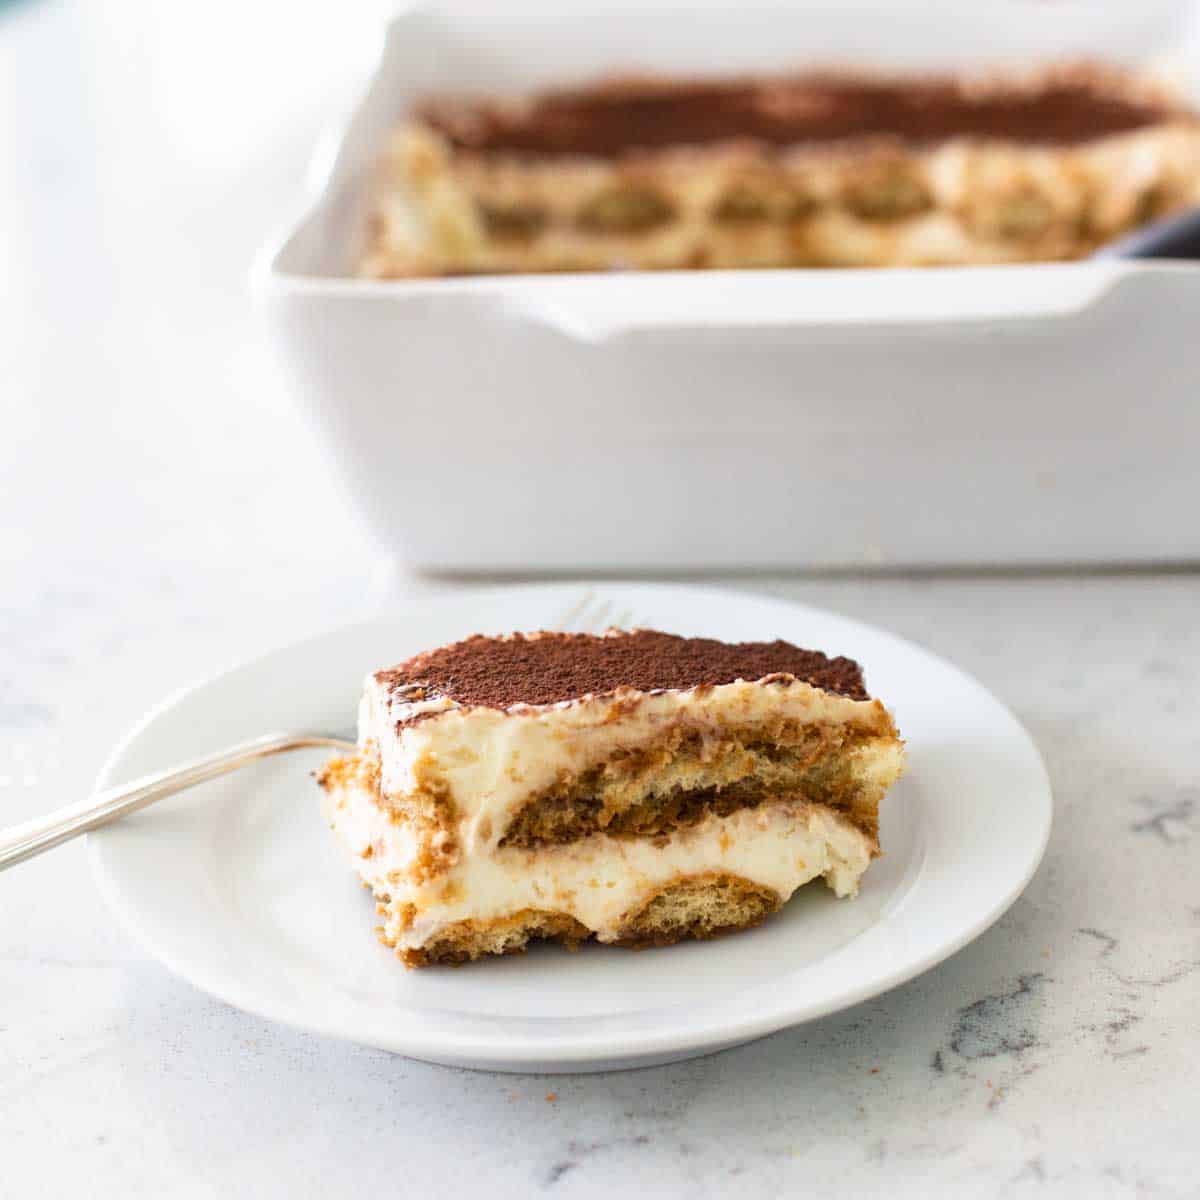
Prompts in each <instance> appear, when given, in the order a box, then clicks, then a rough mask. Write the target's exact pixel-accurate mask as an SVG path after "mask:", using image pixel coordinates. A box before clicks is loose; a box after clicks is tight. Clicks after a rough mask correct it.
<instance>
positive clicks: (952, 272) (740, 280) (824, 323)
mask: <svg viewBox="0 0 1200 1200" xmlns="http://www.w3.org/2000/svg"><path fill="white" fill-rule="evenodd" d="M1179 271H1184V272H1186V273H1187V274H1189V275H1193V276H1195V277H1196V278H1197V279H1200V271H1197V270H1196V268H1195V267H1191V266H1189V265H1187V264H1180V263H1139V262H1130V261H1124V260H1121V259H1115V258H1114V259H1108V260H1106V261H1102V262H1101V261H1092V262H1086V263H1069V264H1037V265H1033V266H1009V267H967V268H920V269H916V270H907V269H896V270H853V271H770V272H766V271H719V272H718V271H713V272H704V273H695V272H690V273H686V274H685V273H663V274H652V273H646V274H636V275H627V274H626V275H619V276H618V275H610V276H575V277H570V278H545V277H541V278H537V279H534V278H532V277H526V278H524V279H521V280H517V279H513V280H511V281H510V285H511V286H510V287H508V288H506V289H505V298H506V301H507V302H508V304H509V305H510V306H512V307H513V308H515V309H516V310H517V312H515V313H513V315H514V316H519V317H520V318H522V319H525V320H530V321H533V322H536V323H538V324H541V325H544V326H548V327H550V328H551V329H553V330H554V331H555V332H557V333H558V334H560V335H562V336H563V337H566V338H569V339H571V340H572V341H574V342H582V343H590V344H596V345H600V344H604V345H607V344H611V343H614V342H619V341H633V340H637V341H642V340H646V339H650V340H654V341H658V340H674V339H676V338H689V339H697V338H700V339H705V340H726V339H729V338H737V339H739V340H744V339H746V338H754V339H757V340H764V339H765V340H769V339H771V338H774V337H780V336H787V337H795V336H799V335H803V334H805V333H809V332H811V333H814V334H818V333H819V334H822V335H825V336H832V335H836V334H838V333H839V332H840V333H842V334H845V335H850V334H853V333H855V332H858V333H864V332H871V331H873V330H879V329H882V328H888V329H895V328H897V327H900V328H903V327H913V328H914V331H915V330H916V329H921V330H924V331H936V330H938V329H954V330H962V329H963V327H964V326H967V325H978V326H980V327H983V326H995V325H997V324H1001V325H1003V324H1007V323H1011V322H1030V321H1036V322H1042V323H1045V322H1048V321H1049V322H1058V321H1062V320H1068V319H1072V318H1075V317H1077V316H1079V315H1080V314H1082V313H1084V312H1087V311H1089V310H1091V309H1093V308H1095V307H1097V306H1099V305H1100V304H1101V303H1102V302H1105V301H1106V300H1107V299H1108V298H1109V297H1110V296H1111V295H1112V294H1113V293H1114V292H1116V291H1118V290H1121V289H1123V288H1124V287H1126V286H1136V284H1135V283H1133V282H1131V281H1136V280H1138V279H1141V278H1143V277H1145V276H1147V275H1157V274H1158V273H1162V272H1179Z"/></svg>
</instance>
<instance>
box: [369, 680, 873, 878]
mask: <svg viewBox="0 0 1200 1200" xmlns="http://www.w3.org/2000/svg"><path fill="white" fill-rule="evenodd" d="M414 717H420V718H421V719H420V720H415V721H414V720H413V718H414ZM780 720H783V721H788V722H802V723H805V724H816V725H824V726H844V727H847V728H848V729H851V730H853V731H855V732H862V733H872V734H877V735H879V736H883V737H894V736H895V727H894V726H893V724H892V721H891V718H890V717H889V716H888V713H887V710H886V709H885V708H884V707H883V705H882V704H881V703H880V702H879V701H878V700H852V699H850V698H848V697H846V696H839V695H837V694H835V693H832V692H826V691H823V690H821V689H820V688H815V687H813V686H811V685H810V684H808V683H805V682H803V681H801V680H796V679H792V678H791V677H790V676H784V677H780V678H779V679H778V680H771V681H769V682H762V681H756V682H746V681H743V680H738V681H736V682H734V683H728V684H722V685H719V686H717V687H709V688H702V689H695V690H687V691H674V690H672V691H663V692H657V693H655V692H649V693H643V692H636V691H630V690H626V691H623V692H622V691H618V692H616V693H614V694H612V695H607V696H599V697H591V696H585V697H582V698H581V699H578V700H567V701H563V702H562V703H560V704H552V705H539V706H533V705H516V706H513V707H512V708H509V709H506V710H504V711H501V710H499V709H493V708H482V707H478V708H477V707H462V706H459V705H457V704H456V703H455V702H454V701H453V700H449V699H447V698H445V697H438V698H437V699H435V700H429V701H425V700H420V701H417V702H415V703H414V702H412V701H410V700H408V699H406V698H405V697H404V696H403V695H402V694H399V695H398V694H396V693H395V692H393V691H392V690H391V689H389V687H388V686H387V685H386V684H382V683H381V682H380V681H379V680H378V679H377V678H376V677H375V676H373V675H372V676H369V677H368V678H367V681H366V687H365V689H364V694H363V699H362V702H361V705H360V708H359V744H360V745H361V746H362V747H363V748H364V750H366V751H367V752H373V751H374V750H375V749H377V750H378V754H379V758H380V782H381V788H382V792H383V796H384V798H385V800H386V798H387V797H388V796H404V795H406V794H410V793H413V792H417V791H419V790H422V789H426V790H428V789H429V788H430V787H431V786H432V787H433V788H434V790H436V791H439V792H442V793H443V794H445V795H447V796H448V797H449V798H450V799H451V800H452V801H453V803H454V806H455V808H456V810H457V813H458V816H459V828H458V830H457V835H458V837H459V844H460V845H461V846H462V848H463V850H464V852H465V854H466V856H467V857H470V856H472V855H473V854H475V853H477V852H482V851H485V850H487V851H491V850H494V849H495V848H496V847H497V846H498V844H499V842H500V840H501V839H502V838H503V836H504V833H505V830H506V829H507V826H508V823H509V820H510V819H511V817H512V815H513V814H514V813H515V812H516V810H517V809H519V808H520V807H521V806H522V805H523V804H524V803H526V801H528V800H529V799H530V797H531V796H534V795H537V794H538V793H540V792H542V791H544V790H546V789H547V788H550V787H552V786H554V785H555V784H557V783H558V782H560V781H561V780H562V779H563V778H566V777H572V776H574V775H577V774H579V773H580V772H582V771H585V770H587V769H588V768H589V767H593V766H595V765H597V764H599V763H604V762H606V761H608V760H609V759H611V758H613V757H614V755H616V754H617V753H618V752H629V751H635V752H636V751H637V750H639V749H641V748H647V747H651V746H653V745H655V744H656V743H658V742H660V741H661V740H662V739H663V738H664V737H666V736H667V734H668V733H669V732H670V731H671V730H672V728H673V727H676V726H682V727H684V728H685V729H686V730H687V731H688V732H698V733H700V734H701V736H702V737H711V738H712V739H713V741H714V742H716V741H717V740H719V739H721V738H726V737H728V736H729V733H730V730H731V729H734V730H741V731H748V730H753V729H754V728H755V727H763V728H765V729H770V728H771V727H772V726H773V725H775V724H776V723H777V722H779V721H780ZM405 722H410V723H405ZM701 755H702V756H703V750H702V751H701Z"/></svg>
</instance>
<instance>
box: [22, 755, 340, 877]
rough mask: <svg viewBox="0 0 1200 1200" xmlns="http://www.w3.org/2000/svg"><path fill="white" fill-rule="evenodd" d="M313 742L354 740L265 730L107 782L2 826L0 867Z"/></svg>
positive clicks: (50, 848) (30, 856)
mask: <svg viewBox="0 0 1200 1200" xmlns="http://www.w3.org/2000/svg"><path fill="white" fill-rule="evenodd" d="M311 746H332V747H334V748H335V749H338V750H353V749H355V744H354V743H353V742H351V741H347V740H346V739H345V738H338V737H330V736H329V735H328V734H324V733H269V734H267V735H266V736H265V737H259V738H255V739H254V740H253V741H250V742H243V743H242V744H241V745H239V746H231V747H230V748H229V749H228V750H221V751H219V752H218V753H216V754H209V755H206V756H205V757H204V758H197V759H193V760H192V761H191V762H188V763H184V764H183V765H182V766H179V767H172V768H171V769H170V770H167V771H158V772H157V773H155V774H154V775H144V776H142V778H141V779H135V780H134V781H133V782H132V783H124V784H122V785H121V786H120V787H114V788H107V789H106V790H105V791H103V792H97V793H96V794H95V795H93V796H89V797H88V799H86V800H83V801H80V803H78V804H69V805H67V807H65V808H59V809H56V810H55V811H54V812H51V813H47V814H46V815H45V816H41V817H34V819H33V820H32V821H26V822H24V823H23V824H21V825H14V826H13V827H12V828H10V829H5V830H2V831H0V871H2V870H4V868H5V867H11V866H15V865H16V864H17V863H19V862H23V861H24V860H25V859H27V858H32V857H33V856H34V855H35V854H41V853H42V851H43V850H52V849H53V848H54V847H55V846H60V845H62V843H63V842H67V841H70V840H71V838H73V837H78V836H79V835H80V834H81V833H87V832H88V831H89V830H91V829H99V828H100V826H101V825H107V824H109V823H110V822H111V821H116V820H117V819H118V818H120V817H124V816H126V815H127V814H128V813H134V812H137V811H138V810H139V809H142V808H145V807H146V806H147V805H149V804H153V803H154V802H155V801H156V800H162V799H164V798H165V797H167V796H173V795H175V793H176V792H182V791H183V790H184V789H185V788H190V787H195V785H196V784H198V783H204V781H205V780H207V779H215V778H216V777H217V776H218V775H226V774H228V773H229V772H230V771H236V770H237V769H238V767H244V766H245V765H246V764H247V763H250V762H254V761H255V760H256V759H260V758H269V757H271V756H272V755H274V754H284V753H286V752H287V751H288V750H303V749H307V748H308V747H311Z"/></svg>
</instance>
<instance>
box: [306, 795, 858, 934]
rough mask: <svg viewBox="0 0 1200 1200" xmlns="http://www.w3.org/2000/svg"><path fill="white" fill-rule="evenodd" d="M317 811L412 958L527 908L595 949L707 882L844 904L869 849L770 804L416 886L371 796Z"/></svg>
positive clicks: (817, 819)
mask: <svg viewBox="0 0 1200 1200" xmlns="http://www.w3.org/2000/svg"><path fill="white" fill-rule="evenodd" d="M324 806H325V816H326V819H327V820H328V822H329V824H330V826H331V828H332V829H333V830H334V831H335V833H336V834H337V835H338V837H339V838H340V839H341V841H342V842H343V843H344V844H345V846H346V847H347V849H348V850H349V851H350V853H351V855H352V856H353V858H354V861H355V864H356V867H357V870H358V873H359V875H360V876H361V877H362V879H363V880H364V882H365V883H367V884H368V885H369V886H370V887H371V888H372V889H373V890H374V891H375V892H376V894H377V895H387V896H389V897H390V903H389V910H390V911H388V913H387V914H386V916H385V921H386V924H385V931H386V933H387V935H388V938H389V941H391V942H392V943H393V944H395V945H396V946H397V947H398V948H401V949H417V948H419V947H421V946H423V945H424V944H425V943H426V942H427V941H428V940H429V939H430V938H431V937H433V936H434V935H435V934H437V933H438V932H439V931H440V930H441V929H443V928H444V927H445V926H447V925H451V924H454V923H455V922H458V921H464V920H470V919H475V920H487V919H489V918H493V917H502V916H506V915H509V914H512V913H516V912H519V911H521V910H522V909H526V908H531V909H541V910H547V911H551V912H561V913H566V914H568V915H569V916H572V917H574V918H575V919H576V920H577V921H580V922H581V923H582V924H584V925H586V926H587V928H588V929H590V930H592V932H593V933H595V934H596V935H597V937H598V938H599V940H600V941H613V940H615V939H617V938H618V937H620V936H621V930H622V927H623V925H624V924H625V922H626V921H627V920H628V918H629V917H630V916H631V915H632V914H633V913H635V912H636V911H637V910H638V909H639V908H640V907H641V906H642V905H643V904H645V903H646V901H647V900H648V899H649V898H650V897H651V896H652V895H653V894H654V893H655V892H657V891H658V890H660V889H661V888H662V887H664V886H666V885H667V884H669V883H672V882H675V881H677V880H678V879H679V878H680V877H681V876H683V877H687V876H691V875H700V874H704V873H706V872H712V871H719V872H729V873H731V874H734V875H739V876H741V877H743V878H745V879H748V880H750V881H751V882H753V883H756V884H758V885H760V886H762V887H767V888H770V889H771V890H772V891H774V892H776V893H777V894H778V895H779V898H780V900H781V901H784V900H787V899H788V897H790V896H791V894H792V893H793V892H794V891H795V890H796V889H797V888H798V887H800V886H801V885H802V884H805V883H808V882H809V881H810V880H812V879H815V878H817V877H818V876H824V877H825V879H826V882H827V883H828V884H829V886H830V887H831V888H832V889H833V891H834V892H835V893H837V895H839V896H848V895H853V894H854V892H855V891H857V889H858V883H859V880H860V878H861V877H862V874H863V872H864V871H865V870H866V868H867V866H868V864H869V863H870V861H871V856H872V853H873V851H874V848H875V847H874V842H873V841H872V840H871V839H869V838H867V837H866V836H865V835H864V834H863V833H862V832H861V831H859V830H858V829H856V828H855V827H854V826H852V825H851V824H849V823H848V822H847V821H845V820H844V819H843V818H841V817H839V816H838V815H837V814H835V813H834V812H833V811H832V810H830V809H827V808H824V807H822V806H819V805H815V806H814V805H809V804H806V803H804V802H802V801H786V800H781V801H776V802H774V803H771V804H764V805H762V806H760V807H759V808H756V809H743V810H740V811H738V812H734V813H732V814H730V815H729V816H727V817H717V816H709V817H707V818H705V819H704V820H703V821H701V822H699V823H698V824H696V825H693V826H689V827H687V828H683V829H680V830H677V831H676V832H674V833H673V834H671V835H670V836H669V837H667V838H665V839H653V840H651V839H641V838H638V839H625V838H613V837H609V836H608V835H607V834H595V835H593V836H591V837H588V838H584V839H582V840H580V841H577V842H571V843H568V844H565V845H553V846H543V847H539V848H537V849H524V848H516V847H513V848H504V849H499V850H495V851H494V852H491V853H475V854H472V853H467V854H463V855H462V856H461V857H460V859H459V861H458V862H457V864H456V865H455V866H454V867H452V868H451V869H450V870H449V871H448V872H447V873H446V874H443V875H439V876H438V877H437V878H436V879H434V880H432V881H429V882H425V883H422V884H416V883H413V882H412V880H411V877H410V874H409V870H410V868H411V867H412V865H413V862H414V858H415V856H416V855H417V853H418V849H419V846H418V839H416V838H414V837H413V835H412V833H411V832H410V831H409V829H408V828H407V827H406V825H405V824H404V823H399V824H397V823H395V822H393V821H392V820H390V819H389V817H388V814H387V813H386V812H384V811H382V810H381V809H380V808H379V806H378V805H377V803H376V801H375V797H374V796H373V794H371V793H370V792H369V791H367V790H365V789H362V788H358V787H344V788H340V789H338V788H335V789H332V790H331V791H330V792H329V793H327V795H326V797H325V801H324ZM364 856H365V857H364ZM406 903H407V904H412V905H413V906H415V909H416V915H415V918H414V919H413V920H412V922H411V924H410V925H408V927H407V928H404V927H402V926H403V925H404V922H403V920H402V919H401V917H400V914H399V912H398V906H399V905H402V904H406Z"/></svg>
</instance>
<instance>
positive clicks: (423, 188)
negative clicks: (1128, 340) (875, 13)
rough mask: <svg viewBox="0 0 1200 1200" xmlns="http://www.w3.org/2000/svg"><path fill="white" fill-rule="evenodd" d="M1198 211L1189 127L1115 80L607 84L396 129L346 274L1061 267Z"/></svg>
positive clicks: (421, 119)
mask: <svg viewBox="0 0 1200 1200" xmlns="http://www.w3.org/2000/svg"><path fill="white" fill-rule="evenodd" d="M1195 204H1200V122H1198V121H1197V116H1196V114H1195V113H1194V112H1192V111H1191V110H1190V109H1189V108H1187V107H1186V106H1185V105H1184V104H1183V103H1181V102H1180V101H1179V100H1177V99H1176V98H1174V97H1172V96H1171V95H1169V94H1168V93H1167V92H1166V91H1165V89H1162V88H1160V87H1159V86H1157V85H1156V84H1155V83H1153V82H1151V81H1149V80H1147V79H1146V78H1143V77H1141V76H1139V75H1137V74H1134V73H1131V72H1126V71H1121V70H1117V69H1107V68H1100V67H1095V66H1093V67H1074V68H1058V69H1053V70H1049V71H1039V72H1034V73H1030V74H1028V75H1025V76H1020V77H1011V76H1010V77H1002V76H994V77H989V78H967V77H962V78H944V79H925V80H919V81H914V80H907V79H906V80H899V79H895V78H888V77H872V76H868V75H861V76H846V75H843V76H832V75H810V76H805V77H798V78H793V79H790V80H789V79H785V80H765V81H740V82H738V81H735V82H729V81H725V82H721V81H717V82H709V83H687V84H678V83H674V84H673V83H669V82H668V83H663V82H661V81H659V82H655V81H641V82H626V83H624V84H620V85H605V86H597V87H594V88H585V89H580V90H577V91H573V92H564V93H552V94H548V95H545V96H542V97H533V98H529V99H525V100H517V101H501V102H491V103H474V102H469V103H453V102H451V103H446V102H438V103H434V104H430V105H427V106H425V107H424V108H423V109H421V110H419V111H418V112H416V113H414V114H411V115H410V117H409V119H408V120H407V122H406V123H405V125H404V126H402V127H401V128H400V129H399V130H398V131H397V133H396V135H395V136H394V138H393V139H392V142H391V143H390V145H389V147H388V149H387V151H386V153H385V156H384V161H383V162H382V164H381V168H380V175H379V182H378V186H377V190H376V195H375V197H374V203H373V207H372V210H371V216H370V219H369V228H368V231H367V241H366V246H365V249H364V251H363V254H362V256H361V259H360V265H359V269H360V273H361V274H364V275H367V276H370V277H374V278H401V277H406V276H421V275H455V274H490V273H513V272H521V273H527V272H547V271H598V270H655V269H676V270H678V269H699V268H747V267H856V266H864V267H870V266H874V267H883V266H925V265H953V264H973V263H979V264H987V263H1006V262H1028V261H1052V260H1064V259H1073V258H1079V257H1083V256H1085V255H1087V254H1089V253H1091V252H1093V251H1094V250H1095V249H1097V248H1098V247H1100V246H1102V245H1104V244H1105V243H1106V242H1109V241H1111V240H1112V239H1114V238H1116V237H1119V236H1121V235H1122V234H1124V233H1127V232H1128V231H1130V230H1131V229H1135V228H1137V227H1138V226H1140V225H1143V224H1145V223H1146V222H1148V221H1151V220H1154V219H1156V218H1158V217H1161V216H1165V215H1168V214H1170V213H1172V212H1174V211H1177V210H1179V209H1182V208H1184V207H1187V206H1189V205H1195Z"/></svg>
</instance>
